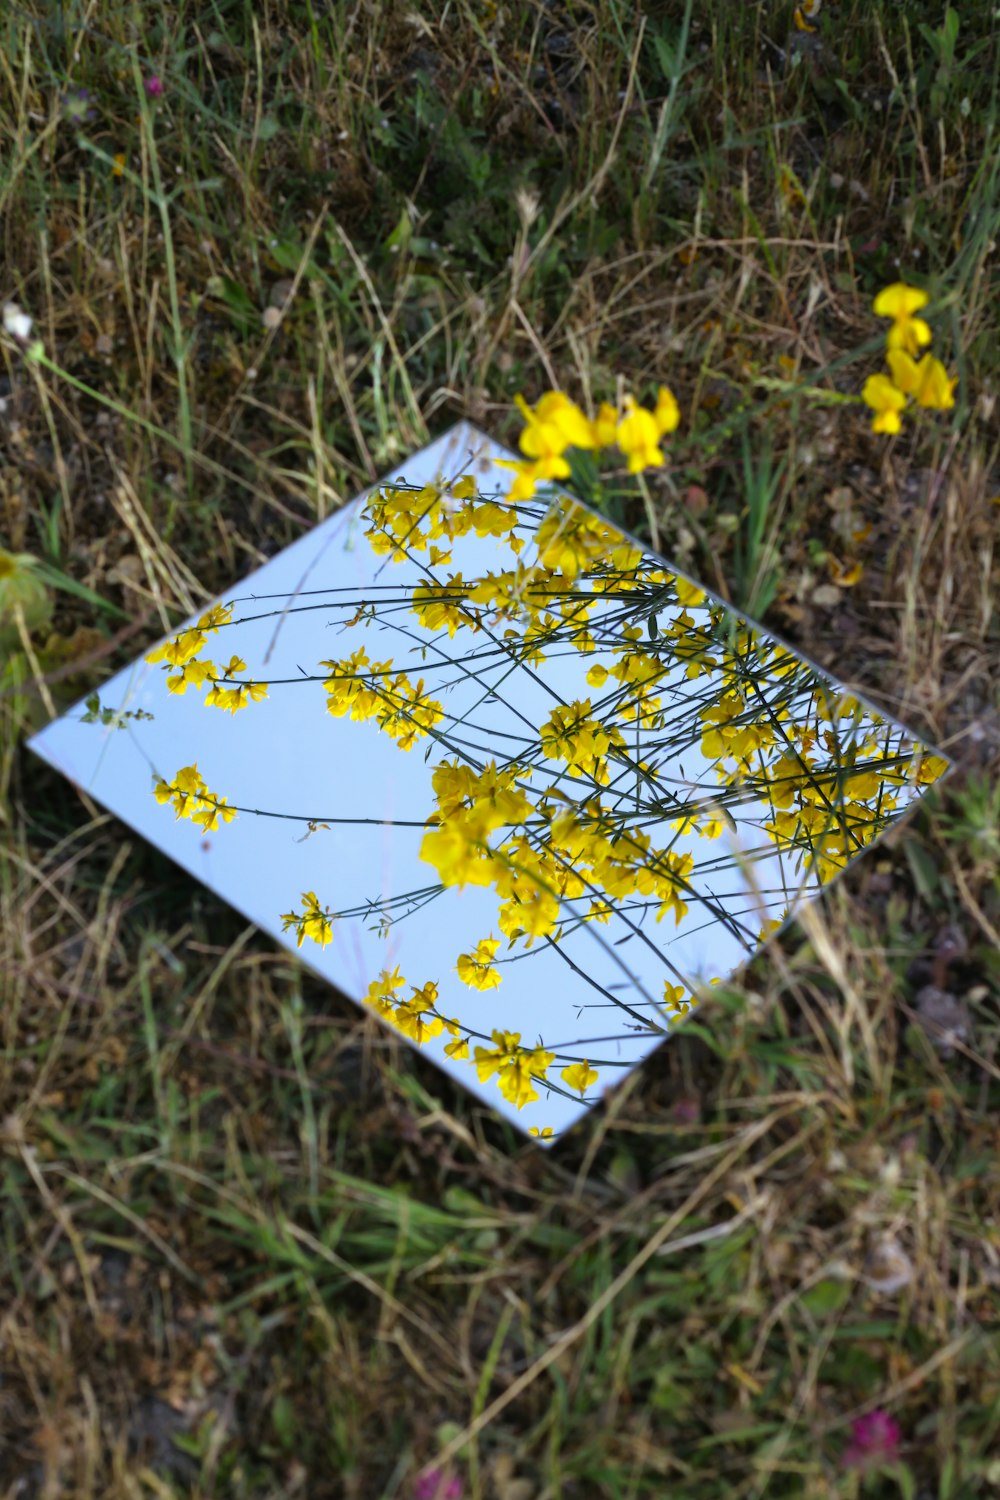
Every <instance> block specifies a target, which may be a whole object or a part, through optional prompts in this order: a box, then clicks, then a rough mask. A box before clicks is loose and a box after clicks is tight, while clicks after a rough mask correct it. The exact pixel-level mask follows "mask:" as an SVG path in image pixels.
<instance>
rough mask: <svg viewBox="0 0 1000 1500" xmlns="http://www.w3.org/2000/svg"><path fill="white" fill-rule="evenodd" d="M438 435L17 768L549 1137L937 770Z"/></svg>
mask: <svg viewBox="0 0 1000 1500" xmlns="http://www.w3.org/2000/svg"><path fill="white" fill-rule="evenodd" d="M510 458H511V455H510V454H509V453H507V452H506V451H505V450H503V449H502V448H500V447H498V445H497V444H495V443H494V442H492V440H491V439H489V438H488V437H486V436H485V435H484V434H483V433H481V432H479V431H477V430H476V429H475V428H473V427H471V426H469V425H468V424H466V423H462V424H459V425H458V426H456V427H455V428H453V429H452V430H451V431H450V432H448V433H447V434H446V435H445V436H444V437H442V438H440V439H439V440H438V441H437V442H435V443H432V444H431V445H430V446H429V447H427V448H425V449H424V450H422V451H421V452H420V453H418V454H416V455H415V456H414V457H413V458H412V459H410V460H408V461H407V462H406V463H405V464H404V465H403V466H402V467H401V469H400V470H399V471H398V472H397V473H396V474H394V475H393V476H392V477H391V478H390V479H389V480H388V481H386V482H384V483H382V484H380V485H378V486H376V487H375V488H373V489H372V490H371V491H369V492H368V493H367V494H366V495H363V496H361V497H359V498H358V499H357V500H355V501H354V502H352V503H351V504H349V505H347V506H346V507H344V508H343V509H341V510H340V511H338V512H337V513H336V514H335V515H333V516H331V517H329V518H328V519H327V520H325V521H324V522H322V523H321V524H320V525H318V526H316V528H315V529H314V530H313V531H311V532H309V533H308V535H305V536H303V537H301V538H300V539H299V540H298V541H296V542H295V543H293V545H291V546H290V547H288V548H286V549H285V551H284V552H282V553H281V554H280V555H279V556H277V557H275V558H273V559H272V560H270V561H269V562H267V563H265V565H264V566H263V567H261V568H259V569H257V570H256V571H255V572H254V573H252V574H251V575H250V576H249V577H248V578H245V579H244V580H243V581H242V582H241V583H239V584H237V585H235V586H234V588H233V589H232V591H231V592H230V593H228V594H227V595H225V596H224V597H223V598H221V599H219V600H218V601H216V603H215V604H213V605H212V606H211V607H209V608H208V609H206V610H202V611H199V613H198V614H197V615H196V616H194V617H192V619H191V620H189V621H186V622H183V624H182V625H180V626H179V627H178V628H177V630H176V631H175V632H174V633H173V634H172V635H171V636H170V637H168V638H167V639H166V640H165V641H163V642H161V643H160V645H159V646H158V647H156V648H154V649H152V650H151V651H149V652H148V653H147V654H145V655H144V656H142V657H140V658H139V659H138V660H137V661H135V662H134V663H133V664H132V665H131V666H129V667H127V668H126V669H125V670H123V671H121V672H119V673H117V675H116V676H114V677H113V678H112V679H111V680H110V681H108V682H107V683H105V684H104V685H103V686H102V688H101V689H100V692H99V694H91V695H90V696H89V697H88V698H87V699H86V700H84V701H83V702H82V703H79V704H77V705H76V706H75V707H74V708H73V709H71V710H70V711H69V712H67V713H66V714H64V715H63V716H62V717H61V718H59V719H57V720H55V721H54V722H53V723H51V724H50V725H48V727H47V728H45V729H44V730H42V731H41V732H40V733H39V734H37V735H35V736H34V738H33V739H32V740H31V741H30V745H31V748H32V749H33V750H34V751H35V752H36V753H37V754H38V755H40V756H42V757H43V758H44V759H45V760H46V761H48V762H49V763H50V764H51V765H52V766H54V767H56V768H57V769H58V770H59V771H61V772H62V773H63V774H64V775H65V776H67V777H69V778H70V780H71V781H72V782H74V783H75V784H76V785H77V786H78V787H79V788H80V789H81V790H83V791H85V792H86V793H87V794H88V795H89V796H90V797H92V798H93V799H94V800H95V801H97V802H99V803H102V804H103V805H104V806H105V807H106V808H108V809H109V810H110V811H111V812H112V813H114V814H115V815H116V816H117V817H119V818H120V819H121V820H122V821H123V822H124V823H127V824H128V825H130V826H131V827H132V828H134V829H135V830H136V831H137V832H139V833H141V834H142V835H143V837H144V838H146V839H148V840H149V841H150V842H151V843H153V844H155V845H156V847H157V848H159V849H161V850H163V851H164V852H165V853H166V854H169V855H170V857H171V858H172V859H174V860H175V861H176V862H177V863H178V864H179V865H182V866H183V867H184V869H186V870H187V871H189V872H190V874H191V875H193V876H194V877H195V878H196V879H197V880H200V881H201V882H202V883H203V884H204V885H206V886H208V887H209V888H210V889H211V890H212V891H214V892H215V893H216V894H217V895H218V896H220V897H221V898H222V899H223V900H225V901H227V902H228V903H229V904H230V905H231V906H233V907H235V908H236V909H237V910H238V911H239V912H241V913H242V914H243V915H244V916H245V917H247V918H248V919H249V920H250V921H251V922H253V923H255V924H256V925H257V926H258V927H260V928H261V929H262V930H263V931H265V932H267V933H269V934H270V935H271V936H272V937H273V938H274V939H275V940H276V941H277V942H279V943H282V944H284V945H285V946H286V947H289V948H290V949H291V950H292V951H293V952H294V951H298V952H299V954H300V956H301V958H302V959H303V960H304V961H305V962H306V963H307V964H308V965H309V966H310V967H311V968H312V969H313V970H315V971H316V972H317V973H318V974H319V975H321V976H322V977H323V978H324V979H326V980H327V981H328V982H329V983H330V984H331V985H332V986H334V987H335V988H336V989H337V990H338V991H340V992H341V993H342V994H344V995H346V996H348V997H350V999H352V1000H353V1001H355V1002H357V1003H358V1004H360V1005H363V1006H365V1007H367V1008H368V1009H370V1010H372V1011H373V1012H374V1013H375V1014H376V1015H377V1016H378V1017H380V1018H381V1020H382V1021H383V1022H384V1023H385V1024H387V1025H390V1026H394V1027H396V1028H397V1029H398V1030H399V1031H401V1032H402V1033H403V1035H405V1036H406V1037H407V1038H408V1039H409V1041H410V1042H411V1043H412V1044H414V1045H415V1046H418V1047H419V1048H420V1049H421V1051H423V1052H424V1053H425V1054H427V1055H428V1056H430V1057H431V1058H433V1060H434V1061H435V1062H436V1063H437V1064H438V1065H439V1066H440V1067H442V1068H443V1069H444V1070H445V1071H446V1072H447V1073H449V1074H450V1075H451V1076H452V1077H454V1078H455V1079H457V1080H458V1081H459V1082H460V1083H462V1084H463V1085H464V1086H465V1087H466V1088H468V1089H470V1090H472V1092H473V1093H474V1094H476V1095H478V1096H479V1097H480V1098H481V1099H482V1100H484V1101H485V1102H486V1103H487V1104H488V1105H489V1106H491V1107H492V1108H494V1109H496V1110H498V1111H499V1112H500V1113H501V1114H502V1115H504V1116H505V1117H507V1118H508V1119H510V1120H511V1121H512V1122H513V1123H514V1124H515V1125H516V1126H517V1127H518V1128H519V1129H521V1130H524V1131H530V1133H531V1134H532V1135H533V1136H535V1137H536V1138H537V1139H539V1140H540V1141H542V1142H544V1143H550V1142H552V1141H553V1140H555V1139H557V1138H558V1136H559V1135H560V1134H561V1133H562V1132H563V1131H564V1130H566V1129H567V1127H568V1126H570V1125H572V1124H573V1122H574V1121H575V1120H577V1119H578V1118H579V1117H580V1116H581V1115H582V1114H584V1113H585V1112H586V1111H587V1110H588V1109H590V1108H591V1107H592V1106H593V1105H594V1104H596V1103H598V1102H599V1101H600V1100H601V1098H602V1096H603V1094H604V1093H605V1091H606V1090H607V1089H609V1088H610V1087H613V1086H614V1085H615V1084H616V1083H617V1082H619V1081H620V1080H621V1079H622V1077H623V1076H624V1075H625V1073H627V1072H628V1071H629V1070H630V1069H632V1068H634V1067H635V1066H636V1065H637V1064H638V1063H640V1062H641V1061H642V1060H643V1058H645V1057H646V1056H647V1055H648V1054H649V1053H650V1052H651V1051H652V1049H653V1048H655V1047H657V1046H659V1045H660V1044H661V1042H663V1041H664V1039H665V1038H666V1037H668V1036H669V1034H670V1031H671V1029H672V1028H673V1027H674V1026H675V1025H677V1024H679V1023H682V1022H683V1020H684V1017H685V1016H687V1015H689V1014H690V1012H691V1010H692V1009H693V1008H694V1007H695V1006H696V1005H697V1004H698V1002H699V1000H700V999H701V998H702V997H703V996H704V995H705V994H706V992H707V991H708V988H709V987H710V986H711V985H712V984H715V983H719V982H720V981H724V980H725V979H726V978H727V976H730V975H732V974H733V973H734V972H735V971H736V970H738V969H740V968H741V967H742V966H743V965H744V964H745V963H746V961H747V960H748V959H749V958H750V957H751V956H752V955H753V954H754V953H756V952H757V950H758V949H759V948H760V946H761V944H762V943H763V942H765V941H766V939H767V938H768V937H769V935H770V934H771V933H773V932H774V931H776V930H777V929H778V928H780V927H781V926H782V924H783V923H784V922H785V921H787V920H788V919H789V917H790V916H791V915H792V914H793V913H794V912H795V910H796V908H797V907H798V905H799V904H800V903H801V902H802V901H804V900H808V899H809V898H810V897H812V896H814V895H815V894H816V892H817V891H819V890H820V888H821V887H822V886H824V885H825V884H826V883H827V882H829V881H830V880H831V879H833V878H834V877H835V876H836V875H837V874H838V873H839V872H840V871H841V870H843V869H844V868H845V867H846V866H847V865H848V864H849V863H850V862H851V861H852V860H853V859H854V858H855V857H856V856H857V855H858V854H860V853H861V852H862V851H863V850H864V849H865V848H867V847H868V846H869V845H870V844H871V843H872V842H873V841H874V840H875V839H876V838H878V836H879V835H880V834H881V833H882V832H884V830H885V829H886V828H887V827H888V826H889V825H890V824H891V823H892V822H893V821H894V820H896V819H897V818H898V817H899V816H900V815H901V814H902V813H903V812H904V811H905V809H906V808H907V807H908V806H909V805H910V804H912V802H913V800H914V798H916V797H917V796H918V795H919V794H920V792H921V790H922V789H923V788H924V787H926V786H927V785H929V784H930V783H931V782H933V781H934V780H935V779H936V778H937V777H939V776H940V775H941V774H942V773H943V772H944V771H945V770H946V769H947V766H948V762H947V761H946V760H945V758H944V757H942V756H941V755H940V754H938V753H937V752H933V751H932V750H931V749H930V748H929V747H927V746H925V745H922V744H920V743H918V742H917V740H916V739H915V738H914V736H913V735H912V734H910V733H908V732H907V730H906V729H905V728H903V727H902V726H901V725H899V724H897V723H894V722H892V721H891V720H888V719H886V718H885V717H884V716H883V715H880V714H879V713H877V712H875V711H874V709H872V708H871V707H870V706H868V705H866V704H865V703H864V702H863V701H862V700H860V699H859V698H858V697H857V696H855V695H853V694H851V693H849V692H848V691H846V690H845V689H844V688H842V687H841V686H839V685H838V684H837V683H836V682H835V681H833V680H832V679H831V678H830V677H829V676H828V675H827V674H826V673H824V672H822V671H821V670H819V669H818V668H817V667H816V666H815V665H813V664H812V663H810V662H808V661H806V660H804V659H803V658H802V657H801V656H800V655H799V654H798V653H797V652H796V651H795V650H793V649H792V648H790V647H789V646H787V645H786V644H785V643H783V642H781V641H780V640H778V639H776V638H775V637H774V636H773V635H771V634H769V633H767V632H765V631H763V630H762V629H760V628H759V627H757V626H756V625H754V624H752V623H751V622H749V621H747V620H746V619H744V618H742V617H741V616H740V615H739V614H738V612H737V611H735V610H734V609H732V608H731V607H730V606H729V605H727V604H725V603H724V602H723V601H721V600H720V599H718V598H717V597H715V596H713V595H712V594H711V593H709V592H707V591H706V590H705V589H703V588H701V587H699V586H698V585H696V584H695V583H693V582H692V581H691V580H690V579H688V578H686V577H685V576H684V575H683V574H682V573H679V572H678V571H676V569H674V568H673V567H671V566H670V565H669V564H668V563H667V562H665V561H664V560H663V559H662V558H660V557H658V556H656V555H654V554H652V553H650V552H649V551H647V550H645V549H644V548H643V547H642V546H641V544H640V543H638V542H637V541H635V540H634V539H633V538H632V537H630V536H628V535H626V534H624V533H623V532H622V531H620V530H619V529H618V528H617V527H616V526H615V525H613V524H612V523H611V522H610V521H608V520H607V519H606V518H604V517H602V516H600V515H598V514H597V513H596V512H594V511H592V510H590V509H588V508H587V507H585V506H583V505H581V504H579V503H578V502H576V501H574V500H573V499H571V498H570V497H568V496H566V495H565V494H564V493H560V492H557V491H555V490H553V491H551V492H550V493H548V494H545V495H541V494H540V495H539V496H537V497H536V498H533V499H531V500H529V501H519V502H518V503H516V504H514V503H511V502H510V501H509V499H508V498H507V496H508V494H509V491H510V487H511V482H512V475H511V472H510V469H509V468H506V467H503V464H504V462H505V461H509V460H510Z"/></svg>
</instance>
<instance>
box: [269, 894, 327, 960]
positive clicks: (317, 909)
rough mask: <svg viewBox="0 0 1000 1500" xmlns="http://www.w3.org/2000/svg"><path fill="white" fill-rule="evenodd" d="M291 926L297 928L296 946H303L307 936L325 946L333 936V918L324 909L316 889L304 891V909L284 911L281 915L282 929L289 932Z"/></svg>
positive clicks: (322, 946)
mask: <svg viewBox="0 0 1000 1500" xmlns="http://www.w3.org/2000/svg"><path fill="white" fill-rule="evenodd" d="M289 927H294V928H295V929H296V939H295V946H296V947H297V948H301V947H302V944H303V941H304V940H305V939H306V938H311V939H312V941H313V942H314V943H319V945H320V947H321V948H325V947H326V945H327V943H328V942H329V941H330V939H331V937H332V936H333V919H332V917H331V915H330V913H329V912H326V911H324V910H323V908H322V907H321V906H320V904H319V897H318V896H317V895H316V892H315V891H303V892H302V910H301V911H300V912H298V911H289V912H283V913H282V917H281V930H282V932H287V931H288V929H289Z"/></svg>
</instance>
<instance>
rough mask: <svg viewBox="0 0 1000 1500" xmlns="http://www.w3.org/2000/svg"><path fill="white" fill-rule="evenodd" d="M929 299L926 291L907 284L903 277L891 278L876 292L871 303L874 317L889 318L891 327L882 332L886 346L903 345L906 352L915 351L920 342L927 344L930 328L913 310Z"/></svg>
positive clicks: (929, 339) (925, 304)
mask: <svg viewBox="0 0 1000 1500" xmlns="http://www.w3.org/2000/svg"><path fill="white" fill-rule="evenodd" d="M929 301H930V298H929V297H928V295H927V293H926V292H924V291H921V289H920V288H919V287H915V286H907V285H906V283H905V281H894V282H893V284H892V286H887V287H886V288H885V289H884V291H881V292H879V294H878V296H877V297H876V298H875V301H874V302H873V304H872V310H873V312H874V313H875V315H876V317H879V318H892V320H893V322H892V327H891V328H890V329H889V332H888V333H887V335H886V340H885V342H886V347H887V348H889V349H905V350H906V352H907V354H917V353H918V352H919V349H920V345H921V344H929V343H930V341H931V331H930V329H929V328H928V326H927V324H926V323H925V322H924V320H923V318H915V317H914V316H913V314H914V313H916V312H919V311H920V309H921V308H922V307H926V306H927V303H928V302H929Z"/></svg>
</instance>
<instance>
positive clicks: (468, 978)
mask: <svg viewBox="0 0 1000 1500" xmlns="http://www.w3.org/2000/svg"><path fill="white" fill-rule="evenodd" d="M499 946H500V939H499V938H494V937H488V938H482V939H481V940H480V941H479V942H478V943H477V944H476V946H475V948H474V950H473V951H472V952H471V953H460V954H459V956H458V963H457V964H456V965H455V967H456V969H457V970H458V977H459V979H460V980H461V981H462V983H463V984H467V985H468V986H469V988H470V989H471V990H495V989H496V988H497V986H498V985H499V984H500V977H501V976H500V974H499V972H498V971H497V969H496V966H495V965H494V962H493V958H494V955H495V953H496V951H497V949H498V948H499Z"/></svg>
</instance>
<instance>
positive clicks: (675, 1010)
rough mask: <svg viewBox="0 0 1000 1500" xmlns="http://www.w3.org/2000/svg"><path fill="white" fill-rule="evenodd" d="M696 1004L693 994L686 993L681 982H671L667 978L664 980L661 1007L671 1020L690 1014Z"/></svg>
mask: <svg viewBox="0 0 1000 1500" xmlns="http://www.w3.org/2000/svg"><path fill="white" fill-rule="evenodd" d="M697 1004H698V1002H697V1000H696V999H695V997H694V995H690V994H688V992H687V990H686V989H685V988H684V986H683V985H682V984H671V983H670V980H669V979H667V980H665V981H664V985H663V1009H664V1010H665V1011H666V1013H667V1015H668V1016H669V1017H670V1019H671V1020H672V1021H676V1020H679V1019H680V1018H681V1017H682V1016H687V1015H690V1014H691V1012H692V1011H693V1010H694V1008H695V1006H696V1005H697Z"/></svg>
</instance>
